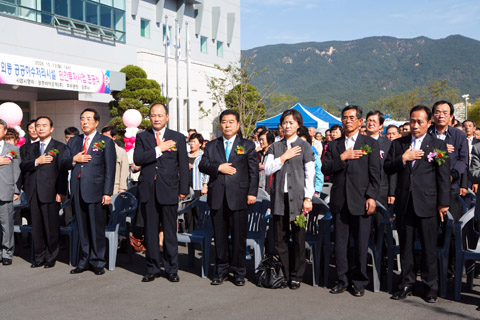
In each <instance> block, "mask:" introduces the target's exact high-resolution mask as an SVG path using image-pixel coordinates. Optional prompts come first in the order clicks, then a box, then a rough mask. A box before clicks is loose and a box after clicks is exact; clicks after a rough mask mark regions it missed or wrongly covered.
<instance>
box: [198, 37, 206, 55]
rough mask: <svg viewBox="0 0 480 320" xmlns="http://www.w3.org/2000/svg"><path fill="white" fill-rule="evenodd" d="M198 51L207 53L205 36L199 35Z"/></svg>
mask: <svg viewBox="0 0 480 320" xmlns="http://www.w3.org/2000/svg"><path fill="white" fill-rule="evenodd" d="M200 52H203V53H207V37H202V36H201V37H200Z"/></svg>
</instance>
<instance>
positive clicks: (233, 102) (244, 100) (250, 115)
mask: <svg viewBox="0 0 480 320" xmlns="http://www.w3.org/2000/svg"><path fill="white" fill-rule="evenodd" d="M215 68H216V69H217V70H219V71H220V72H221V73H222V76H221V77H208V78H207V86H208V88H209V89H210V92H211V96H212V99H213V100H214V101H216V102H217V104H218V105H219V106H220V109H222V108H223V107H228V108H232V109H234V110H236V111H238V113H239V114H240V119H241V127H240V128H241V129H242V132H243V134H244V135H245V136H250V135H251V134H252V132H253V129H254V128H255V123H256V122H257V121H259V120H262V119H264V118H265V103H264V102H263V100H264V99H263V98H262V97H263V96H265V95H262V93H261V92H259V91H258V90H257V89H256V88H255V87H254V86H253V85H251V82H252V80H253V79H254V78H255V77H256V76H258V75H259V74H261V73H262V72H264V71H266V70H267V68H264V69H262V70H256V69H255V67H254V66H253V65H252V59H251V58H246V59H242V60H241V61H239V62H237V63H235V64H229V65H228V66H226V67H221V66H219V65H215ZM220 112H221V110H220ZM200 114H201V118H208V119H210V120H211V121H212V123H213V122H214V121H215V119H216V118H217V117H218V116H219V113H218V114H215V113H214V111H213V110H212V109H208V108H203V107H202V108H200Z"/></svg>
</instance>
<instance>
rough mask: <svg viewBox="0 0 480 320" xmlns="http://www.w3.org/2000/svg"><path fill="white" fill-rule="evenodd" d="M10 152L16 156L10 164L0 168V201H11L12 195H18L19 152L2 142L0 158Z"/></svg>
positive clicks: (14, 147)
mask: <svg viewBox="0 0 480 320" xmlns="http://www.w3.org/2000/svg"><path fill="white" fill-rule="evenodd" d="M10 151H14V152H16V153H17V154H18V157H17V158H15V159H13V160H12V161H11V162H10V164H8V165H4V166H0V201H8V202H10V201H13V194H14V193H16V194H20V190H19V189H18V186H17V182H18V179H19V177H20V166H19V165H20V161H21V156H20V150H19V149H18V148H17V147H16V146H13V145H11V144H9V143H6V142H4V144H3V148H2V151H1V152H0V157H4V156H5V155H6V154H7V153H9V152H10Z"/></svg>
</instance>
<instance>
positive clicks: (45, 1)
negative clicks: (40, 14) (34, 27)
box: [38, 0, 52, 12]
mask: <svg viewBox="0 0 480 320" xmlns="http://www.w3.org/2000/svg"><path fill="white" fill-rule="evenodd" d="M41 1H42V2H41V6H40V8H38V10H42V11H46V12H52V0H41Z"/></svg>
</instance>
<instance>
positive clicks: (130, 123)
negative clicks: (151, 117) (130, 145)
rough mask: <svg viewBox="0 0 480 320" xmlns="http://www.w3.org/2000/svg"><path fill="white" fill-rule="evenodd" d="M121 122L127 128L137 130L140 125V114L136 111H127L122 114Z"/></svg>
mask: <svg viewBox="0 0 480 320" xmlns="http://www.w3.org/2000/svg"><path fill="white" fill-rule="evenodd" d="M122 120H123V124H124V125H125V126H126V127H127V128H132V127H133V128H137V127H138V126H139V125H140V123H142V114H141V113H140V112H139V111H138V110H136V109H128V110H127V111H125V112H124V113H123V116H122Z"/></svg>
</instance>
